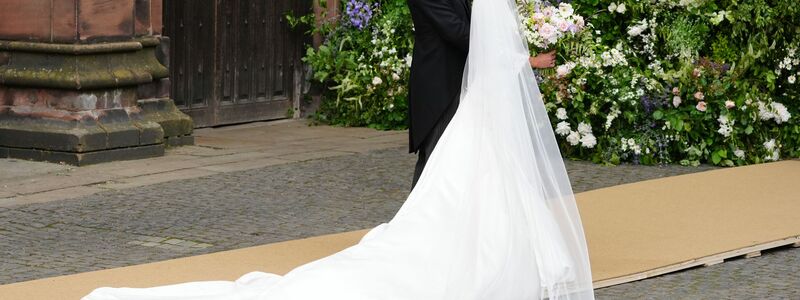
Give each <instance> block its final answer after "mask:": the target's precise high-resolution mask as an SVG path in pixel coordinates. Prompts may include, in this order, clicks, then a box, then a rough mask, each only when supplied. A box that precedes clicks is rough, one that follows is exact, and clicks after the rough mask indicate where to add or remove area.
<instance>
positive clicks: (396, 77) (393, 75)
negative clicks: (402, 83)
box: [392, 73, 400, 81]
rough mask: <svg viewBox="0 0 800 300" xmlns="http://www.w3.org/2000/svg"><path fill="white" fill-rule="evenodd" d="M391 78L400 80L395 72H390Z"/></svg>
mask: <svg viewBox="0 0 800 300" xmlns="http://www.w3.org/2000/svg"><path fill="white" fill-rule="evenodd" d="M392 79H394V80H395V81H397V80H400V75H397V73H392Z"/></svg>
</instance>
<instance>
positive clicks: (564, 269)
mask: <svg viewBox="0 0 800 300" xmlns="http://www.w3.org/2000/svg"><path fill="white" fill-rule="evenodd" d="M472 11H473V15H472V23H471V27H470V31H471V33H470V48H469V49H470V50H469V57H468V59H467V66H466V69H465V73H464V80H463V91H462V95H464V97H463V99H462V102H465V103H466V102H470V101H480V102H481V106H482V109H484V110H485V116H486V118H487V119H491V120H495V121H494V122H492V121H489V120H487V121H489V122H482V123H481V124H487V125H489V126H491V124H495V125H496V126H497V128H498V129H502V130H498V131H497V132H495V134H497V135H503V136H507V137H508V138H507V139H503V140H505V142H506V143H519V145H516V146H510V145H508V144H506V145H503V148H504V150H505V151H522V152H523V153H518V154H519V155H511V157H514V158H515V159H518V160H521V161H517V162H516V165H517V167H518V168H521V169H522V170H519V171H520V172H515V173H516V174H524V176H530V177H531V178H525V180H524V181H525V182H530V183H531V184H532V186H531V188H532V189H533V190H534V191H536V192H538V195H531V199H532V201H530V202H528V203H526V205H523V206H524V207H525V209H524V210H525V212H524V213H525V215H526V218H525V219H526V220H528V221H529V222H531V224H530V225H531V226H530V228H532V232H531V234H533V235H536V236H537V237H539V238H534V239H532V240H531V241H532V243H533V245H531V247H532V248H533V249H534V250H535V252H536V260H537V265H538V267H539V277H540V283H541V286H542V298H550V299H593V298H594V296H593V291H592V279H591V269H590V266H589V258H588V251H587V246H586V240H585V237H584V232H583V227H582V225H581V219H580V215H579V213H578V209H577V206H576V203H575V197H574V194H573V192H572V187H571V185H570V181H569V178H568V176H567V172H566V168H565V166H564V162H563V160H562V157H561V153H560V151H559V147H558V144H557V142H556V138H555V135H554V133H553V129H552V126H551V125H550V120H549V118H548V115H547V111H546V110H545V107H544V103H543V101H542V95H541V93H540V91H539V88H538V84H537V82H536V78H535V76H534V74H533V71H532V69H531V68H530V65H529V62H528V57H529V56H530V55H529V53H530V52H529V49H528V46H527V44H526V43H525V42H524V39H523V37H522V32H521V30H520V22H519V15H518V13H517V4H516V2H515V1H514V0H474V2H473V7H472ZM462 105H463V104H462ZM507 114H521V115H524V119H525V120H526V122H525V123H526V125H527V126H525V125H523V124H503V123H504V122H506V121H507V120H515V119H516V120H519V118H506V117H504V116H505V115H507ZM514 123H516V122H514ZM539 202H543V203H539ZM538 204H543V205H538ZM540 209H547V210H549V212H550V213H551V215H552V216H553V219H552V220H546V219H549V218H541V216H542V215H546V214H543V213H542V212H541V211H535V210H540ZM559 236H560V237H562V238H563V241H562V243H559V242H555V241H553V242H547V239H543V238H541V237H559Z"/></svg>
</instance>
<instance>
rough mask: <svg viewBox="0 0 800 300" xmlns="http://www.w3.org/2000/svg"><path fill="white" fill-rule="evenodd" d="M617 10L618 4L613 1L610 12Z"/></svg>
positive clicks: (609, 7) (609, 8)
mask: <svg viewBox="0 0 800 300" xmlns="http://www.w3.org/2000/svg"><path fill="white" fill-rule="evenodd" d="M615 11H617V4H616V3H614V2H611V4H610V5H609V6H608V12H610V13H613V12H615Z"/></svg>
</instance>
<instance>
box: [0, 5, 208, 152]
mask: <svg viewBox="0 0 800 300" xmlns="http://www.w3.org/2000/svg"><path fill="white" fill-rule="evenodd" d="M160 34H161V0H152V1H151V0H3V1H2V2H0V157H11V158H22V159H31V160H41V161H51V162H64V163H69V164H75V165H84V164H91V163H98V162H105V161H110V160H124V159H136V158H143V157H152V156H159V155H163V153H164V147H165V146H166V145H181V144H190V143H193V139H192V137H191V132H192V128H193V125H192V121H191V119H190V118H189V117H188V116H186V115H185V114H183V113H181V112H180V111H178V110H177V108H176V107H175V105H174V104H173V102H172V100H170V99H169V72H168V70H167V68H166V67H165V66H167V65H169V64H168V62H167V59H168V57H167V55H166V53H169V52H168V49H167V48H168V45H169V43H168V42H166V41H165V39H163V38H162V37H161V36H160Z"/></svg>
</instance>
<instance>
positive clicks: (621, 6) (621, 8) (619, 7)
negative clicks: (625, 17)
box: [617, 3, 625, 14]
mask: <svg viewBox="0 0 800 300" xmlns="http://www.w3.org/2000/svg"><path fill="white" fill-rule="evenodd" d="M617 12H618V13H621V14H624V13H625V3H620V4H619V5H617Z"/></svg>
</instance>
